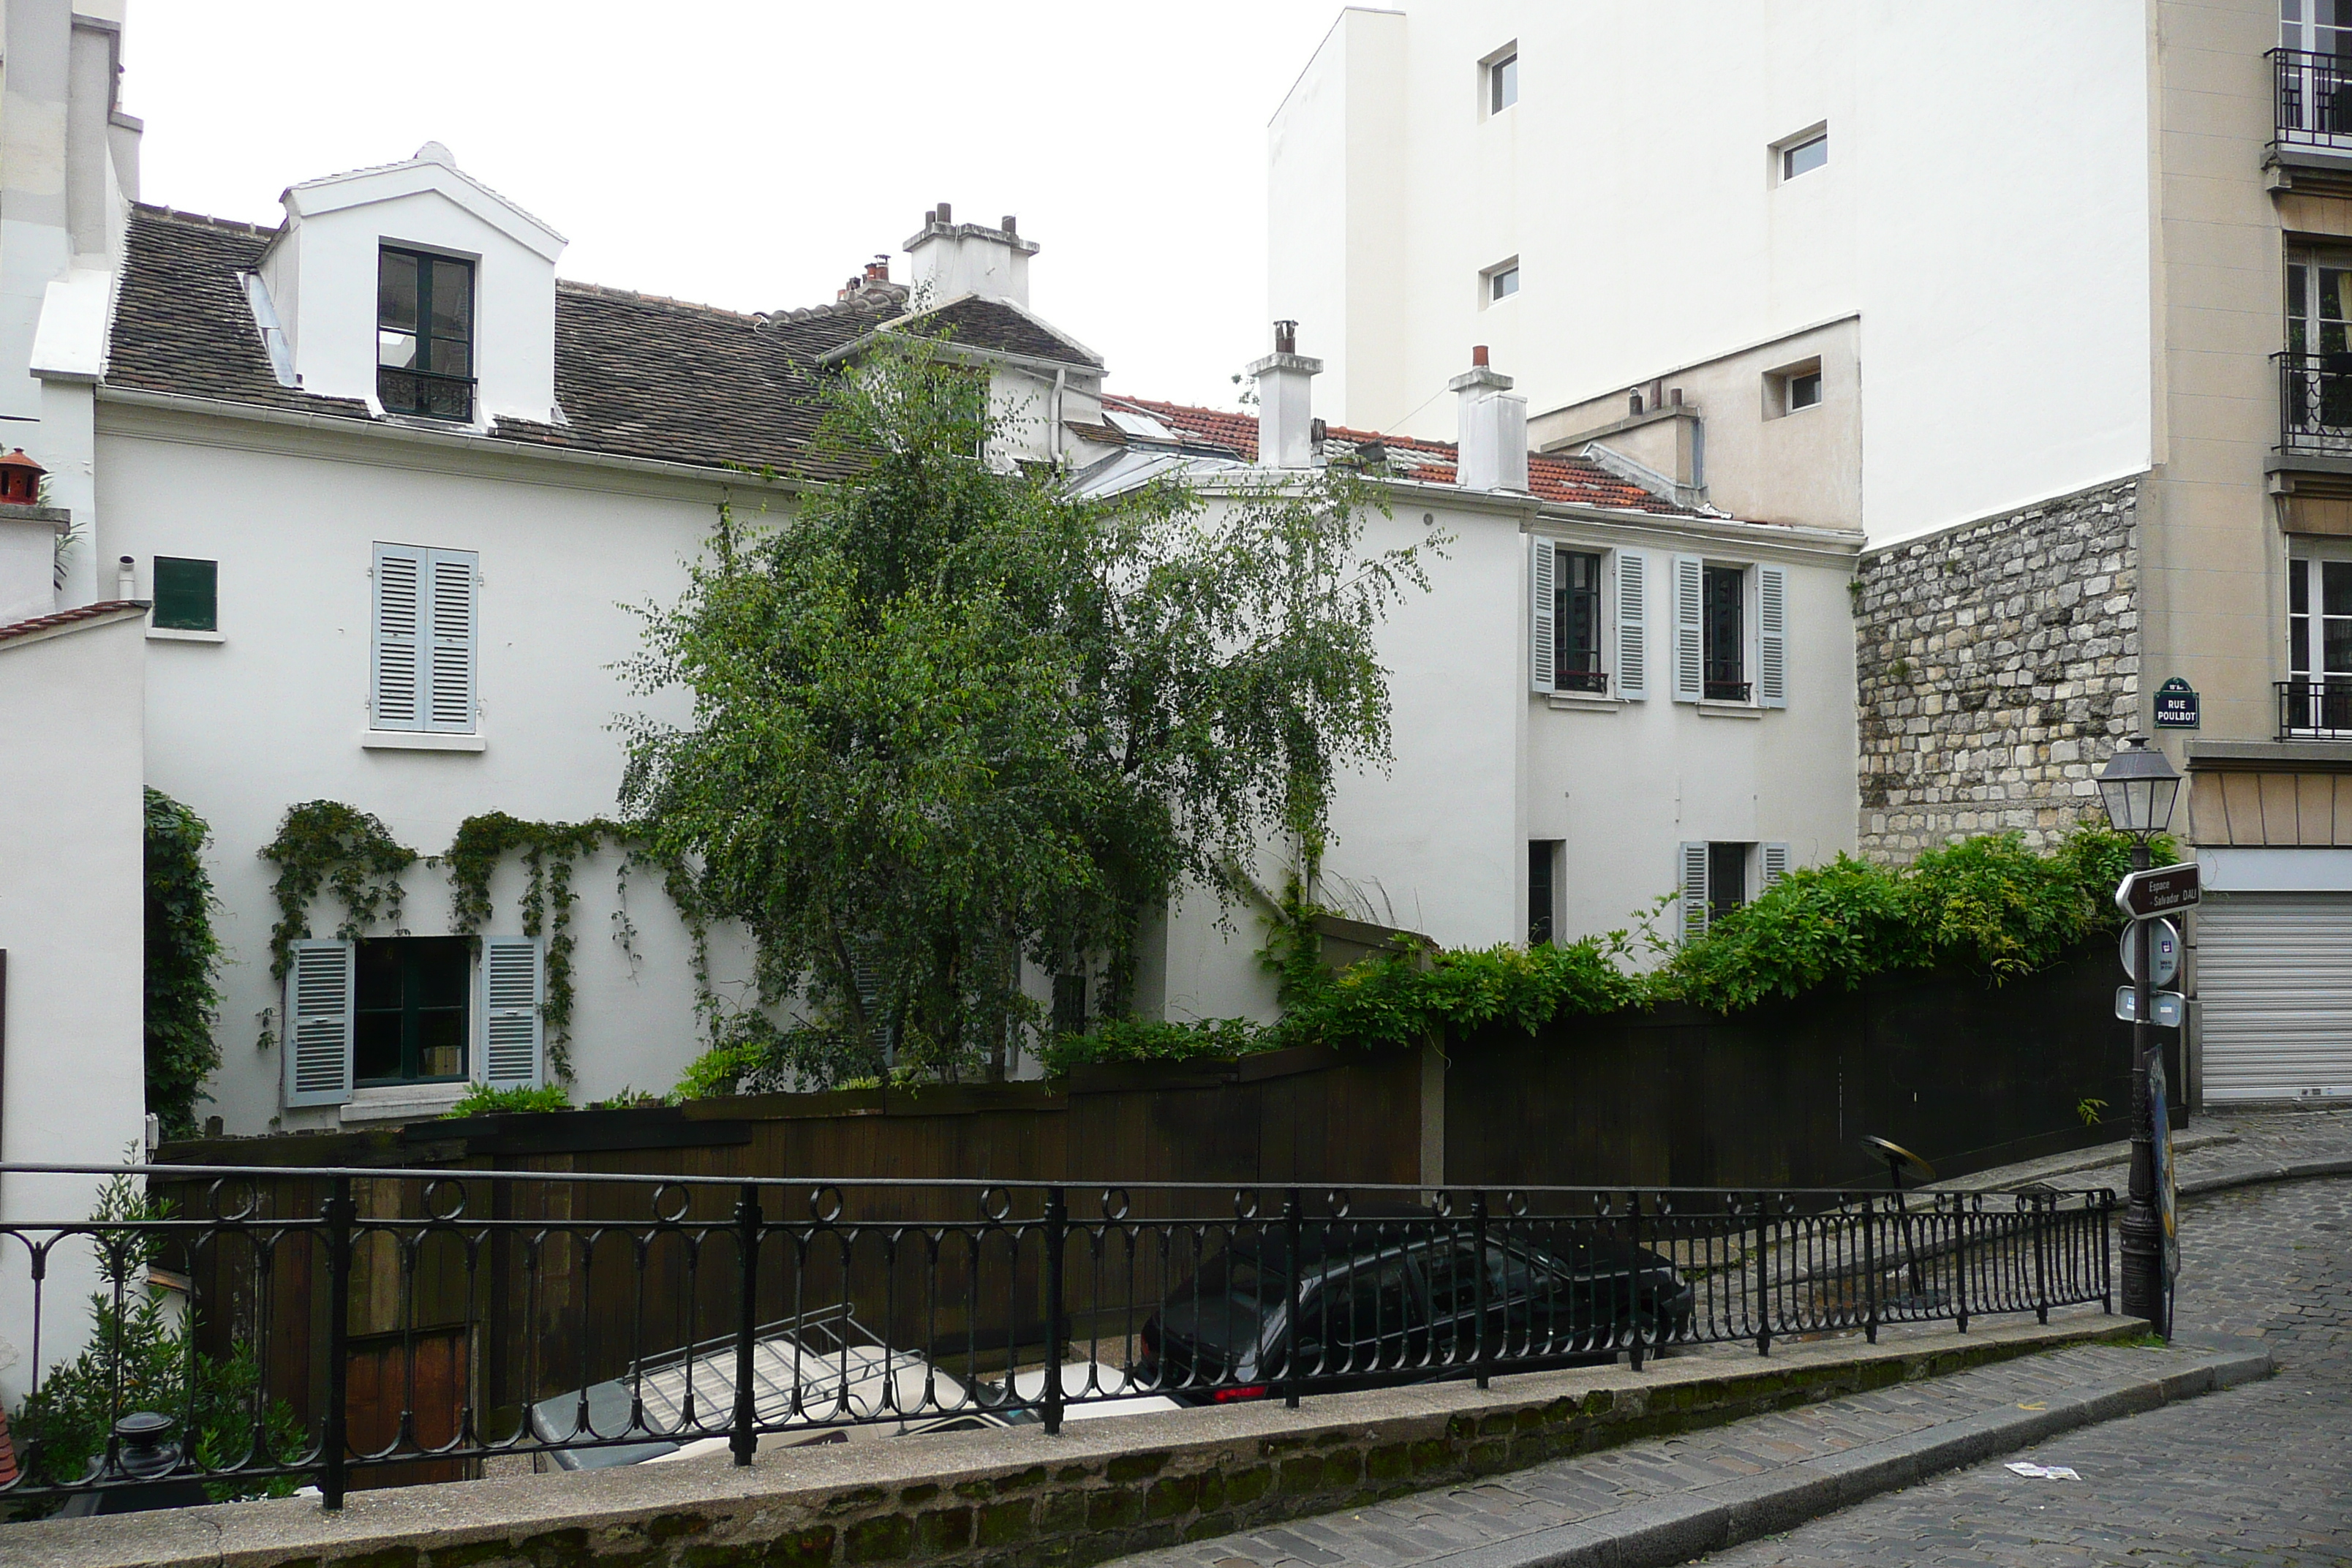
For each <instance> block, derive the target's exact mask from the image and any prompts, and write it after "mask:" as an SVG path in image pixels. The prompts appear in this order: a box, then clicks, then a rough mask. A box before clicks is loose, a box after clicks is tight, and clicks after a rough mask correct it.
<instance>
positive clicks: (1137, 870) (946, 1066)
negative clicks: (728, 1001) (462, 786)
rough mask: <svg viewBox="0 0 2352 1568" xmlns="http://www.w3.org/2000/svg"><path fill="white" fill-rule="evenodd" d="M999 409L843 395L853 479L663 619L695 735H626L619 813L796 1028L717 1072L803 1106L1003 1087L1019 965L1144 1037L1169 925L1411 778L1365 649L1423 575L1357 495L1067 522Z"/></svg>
mask: <svg viewBox="0 0 2352 1568" xmlns="http://www.w3.org/2000/svg"><path fill="white" fill-rule="evenodd" d="M987 391H988V389H987V384H986V380H985V378H984V377H980V376H975V375H973V374H971V372H970V371H969V370H968V369H966V368H964V367H961V366H958V365H956V364H953V363H949V362H948V361H947V360H946V359H945V358H944V357H942V354H941V351H940V348H939V347H938V345H935V344H907V345H898V346H890V347H886V348H884V349H882V350H880V351H878V352H877V353H876V354H875V355H873V356H872V357H870V358H869V359H868V360H867V361H866V363H864V364H863V365H862V366H861V367H860V368H859V369H858V371H856V373H855V374H848V375H845V376H843V377H841V378H839V379H838V380H836V381H835V382H834V383H833V384H831V385H830V387H829V388H828V390H827V391H826V393H825V395H824V401H825V410H824V425H823V429H822V432H821V435H820V437H819V440H820V443H821V445H823V446H824V447H828V448H830V449H832V450H834V451H836V452H839V453H842V454H845V455H848V456H852V457H854V458H856V467H855V468H854V476H855V477H853V478H851V479H846V480H845V481H843V482H841V483H840V484H839V485H837V486H836V487H835V488H832V489H828V490H826V491H824V492H823V493H821V494H817V495H814V496H813V497H811V498H810V499H809V500H807V501H806V503H805V504H804V505H803V508H802V509H801V510H800V511H799V512H798V514H797V515H796V516H794V517H793V519H792V520H791V521H789V522H787V523H785V524H783V525H782V526H773V527H768V526H752V525H748V524H745V523H743V522H741V521H739V520H736V519H734V518H732V517H730V516H722V519H721V524H722V526H721V528H720V530H719V535H718V537H717V540H716V542H715V543H714V546H713V548H712V550H711V551H710V552H709V554H708V555H707V556H706V557H705V558H704V559H703V560H701V561H699V562H698V563H695V565H694V567H693V569H692V576H691V582H690V585H689V587H688V592H687V593H686V595H685V596H684V598H683V599H682V600H681V601H680V602H679V603H678V604H677V605H675V606H669V607H648V608H647V610H646V623H647V634H648V635H647V644H646V652H645V654H644V656H643V657H642V658H640V659H639V660H638V661H637V662H636V664H635V667H634V668H633V671H632V673H633V676H634V678H635V683H636V685H637V686H638V688H639V689H641V690H644V691H648V692H650V691H654V690H658V689H666V688H684V689H687V690H688V691H689V692H690V693H691V694H692V697H693V701H694V710H693V719H692V721H691V722H690V723H689V724H688V725H685V726H683V727H664V726H660V725H656V724H653V723H650V722H635V723H633V724H632V725H631V726H630V730H629V740H630V748H631V770H630V775H629V780H628V784H627V787H626V789H625V792H624V804H625V806H626V808H627V809H628V810H629V812H630V813H631V815H632V818H633V826H635V828H636V830H637V831H638V832H639V833H640V834H641V835H642V836H643V837H644V839H645V841H646V844H647V846H648V847H649V848H650V850H651V852H652V853H653V854H654V855H655V856H656V858H661V859H663V860H665V861H667V862H670V863H673V864H691V865H693V866H695V867H696V868H698V872H697V881H698V892H699V895H700V898H701V901H702V905H703V907H704V908H705V909H706V910H708V911H709V913H710V914H711V915H712V916H713V917H719V916H729V917H732V918H734V919H737V920H739V921H742V922H743V924H744V925H745V926H746V927H747V928H748V929H749V930H750V931H751V932H752V933H753V935H754V936H755V937H756V938H757V940H758V942H759V944H760V951H761V966H762V982H763V985H764V987H765V989H766V991H767V993H768V994H770V995H771V996H782V995H785V994H792V995H793V996H795V997H796V998H797V1000H798V1002H799V1004H800V1005H801V1015H800V1017H799V1021H797V1022H795V1023H793V1024H791V1025H788V1026H783V1027H782V1028H781V1029H773V1030H770V1031H769V1033H768V1034H767V1035H766V1036H765V1037H761V1032H762V1030H763V1028H766V1027H767V1026H765V1025H764V1024H763V1022H762V1021H761V1020H760V1019H758V1018H756V1017H750V1016H747V1017H746V1018H745V1019H743V1020H740V1031H739V1037H737V1038H734V1039H731V1040H729V1041H726V1042H722V1043H724V1044H727V1045H729V1046H730V1047H734V1048H736V1049H737V1051H738V1055H739V1056H740V1054H741V1048H742V1047H758V1049H759V1050H760V1051H761V1052H762V1053H764V1059H766V1060H768V1061H771V1062H773V1063H778V1064H781V1065H782V1066H784V1067H785V1068H789V1070H790V1071H792V1072H793V1073H794V1074H796V1075H798V1076H799V1077H800V1078H801V1079H803V1080H814V1081H816V1082H834V1081H839V1080H841V1079H848V1078H859V1077H866V1076H871V1075H873V1074H875V1073H877V1072H879V1071H881V1070H883V1068H884V1067H885V1065H886V1064H888V1065H890V1066H895V1067H897V1068H901V1069H904V1068H916V1069H918V1070H920V1071H924V1072H927V1073H933V1074H939V1075H943V1076H950V1077H952V1076H955V1075H958V1074H961V1073H966V1072H971V1071H972V1070H975V1069H982V1068H984V1069H986V1070H988V1071H990V1072H991V1073H992V1074H994V1073H999V1072H1001V1071H1002V1070H1003V1067H1004V1064H1005V1060H1006V1053H1007V1048H1008V1046H1010V1045H1011V1044H1012V1043H1013V1041H1015V1040H1016V1039H1017V1038H1018V1037H1019V1036H1020V1033H1021V1032H1022V1031H1024V1030H1027V1029H1031V1028H1034V1027H1035V1026H1037V1024H1038V1022H1039V1009H1038V1007H1037V1006H1036V1005H1035V1004H1034V1003H1033V1002H1032V1001H1030V1000H1029V999H1028V998H1027V997H1025V996H1024V994H1023V992H1022V989H1021V987H1020V984H1019V970H1020V961H1021V960H1023V959H1024V958H1025V959H1027V960H1029V961H1031V962H1032V963H1036V964H1038V965H1041V966H1044V967H1045V968H1046V969H1048V970H1052V971H1056V972H1063V971H1067V970H1070V969H1072V968H1074V967H1076V965H1077V964H1078V963H1080V962H1081V961H1082V960H1084V959H1086V958H1087V957H1089V956H1090V955H1091V956H1095V957H1097V959H1098V961H1099V963H1101V966H1102V969H1101V972H1102V973H1103V974H1104V977H1105V978H1104V984H1103V996H1102V1003H1103V1005H1102V1011H1104V1012H1105V1013H1106V1014H1108V1015H1109V1016H1118V1015H1119V1014H1121V1013H1123V1012H1124V1011H1125V1010H1126V1008H1127V1005H1128V999H1129V994H1130V992H1131V989H1132V984H1133V976H1134V962H1135V948H1136V939H1137V935H1138V926H1139V921H1140V920H1141V918H1142V916H1143V915H1144V913H1145V912H1146V911H1147V910H1156V909H1159V908H1161V907H1164V905H1165V903H1166V901H1167V900H1168V899H1169V898H1170V896H1171V894H1173V893H1174V892H1175V891H1176V890H1177V889H1178V888H1179V887H1180V886H1181V885H1182V884H1183V883H1184V882H1186V881H1187V880H1190V881H1192V882H1193V883H1195V884H1198V885H1202V886H1205V887H1209V888H1212V889H1223V888H1225V887H1227V886H1228V885H1229V884H1230V880H1231V878H1232V876H1233V873H1234V868H1236V867H1251V866H1255V863H1256V862H1257V859H1258V857H1259V854H1260V848H1261V846H1262V844H1264V843H1265V842H1266V841H1267V840H1268V839H1269V838H1273V837H1278V836H1282V835H1287V836H1288V837H1289V841H1290V842H1291V843H1292V844H1293V845H1294V846H1296V847H1297V849H1298V850H1299V851H1300V852H1301V853H1302V854H1304V855H1305V856H1307V857H1308V858H1312V857H1313V856H1314V855H1315V854H1316V853H1317V852H1318V850H1319V848H1320V847H1321V843H1322V839H1323V836H1324V833H1325V822H1326V802H1327V799H1328V793H1329V789H1330V785H1331V782H1332V780H1333V778H1334V777H1335V775H1336V774H1337V773H1339V771H1340V770H1342V769H1344V768H1348V767H1350V766H1361V765H1376V764H1379V763H1382V762H1384V761H1385V758H1386V754H1387V744H1388V718H1389V710H1388V694H1387V686H1386V681H1385V678H1384V674H1383V672H1382V670H1381V666H1380V664H1379V662H1378V659H1377V658H1376V657H1375V653H1374V648H1373V637H1374V633H1375V631H1376V629H1377V627H1378V626H1379V624H1380V622H1381V618H1382V616H1384V615H1385V613H1386V610H1387V608H1388V606H1389V605H1391V603H1392V602H1393V601H1394V600H1395V599H1396V598H1397V597H1398V596H1399V595H1402V593H1403V592H1405V591H1406V590H1407V589H1408V588H1410V587H1412V586H1415V585H1418V584H1421V582H1422V577H1421V568H1420V564H1419V562H1418V561H1417V559H1416V558H1415V556H1414V554H1413V552H1412V551H1403V552H1389V553H1375V552H1366V551H1365V550H1364V549H1363V547H1362V544H1363V541H1362V534H1363V526H1362V513H1363V510H1364V508H1365V507H1366V506H1367V505H1368V504H1370V502H1369V499H1368V494H1367V492H1364V491H1361V490H1360V489H1356V488H1354V487H1352V486H1351V485H1350V484H1349V482H1348V481H1347V480H1345V479H1341V478H1337V477H1330V478H1323V477H1318V478H1317V479H1314V480H1313V481H1311V482H1309V483H1306V484H1304V485H1302V486H1299V487H1295V488H1293V489H1286V490H1279V491H1277V490H1272V489H1261V490H1237V491H1234V492H1231V493H1228V494H1225V495H1223V496H1222V497H1220V498H1218V500H1217V503H1216V504H1214V505H1211V504H1207V503H1205V502H1204V500H1203V498H1202V495H1200V494H1199V493H1197V492H1196V491H1194V490H1192V489H1187V488H1184V487H1182V486H1181V485H1178V484H1176V483H1172V482H1163V483H1159V484H1155V485H1151V486H1149V487H1146V488H1143V489H1139V490H1135V491H1132V492H1129V493H1128V494H1125V495H1122V496H1119V497H1117V498H1115V499H1111V500H1081V499H1076V498H1075V497H1073V496H1072V495H1071V493H1070V492H1069V490H1068V489H1067V488H1066V486H1065V484H1064V483H1063V480H1062V478H1061V476H1059V475H1058V474H1055V473H1053V472H1050V471H1045V470H1042V469H1036V468H1028V467H1021V466H1013V465H1008V464H1004V463H1000V462H995V461H991V460H986V459H985V458H982V457H981V456H976V455H978V454H988V453H992V452H993V451H995V450H996V449H997V442H998V437H1000V436H1001V435H1002V433H1003V432H1002V431H1001V429H1000V428H999V427H998V426H997V424H996V421H995V417H994V416H992V413H991V411H990V407H989V404H988V395H987ZM730 1059H731V1058H730Z"/></svg>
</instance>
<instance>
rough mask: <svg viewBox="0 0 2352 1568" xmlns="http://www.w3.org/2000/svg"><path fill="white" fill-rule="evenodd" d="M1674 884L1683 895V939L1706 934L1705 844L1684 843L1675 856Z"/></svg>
mask: <svg viewBox="0 0 2352 1568" xmlns="http://www.w3.org/2000/svg"><path fill="white" fill-rule="evenodd" d="M1675 886H1676V887H1677V888H1679V889H1681V891H1682V896H1683V907H1682V916H1683V940H1684V941H1685V942H1690V941H1693V940H1695V939H1696V938H1698V937H1702V936H1705V935H1706V845H1704V844H1685V845H1684V846H1683V847H1682V849H1681V851H1680V852H1679V853H1678V854H1676V855H1675Z"/></svg>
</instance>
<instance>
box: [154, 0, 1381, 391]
mask: <svg viewBox="0 0 2352 1568" xmlns="http://www.w3.org/2000/svg"><path fill="white" fill-rule="evenodd" d="M1338 13H1339V0H1162V3H1160V4H1154V5H1143V4H1136V3H1133V0H992V3H982V0H961V3H940V0H893V3H886V4H881V5H864V4H858V3H857V0H828V3H825V4H804V3H802V0H766V3H761V0H673V3H672V4H670V5H656V6H647V5H619V4H608V3H606V0H568V3H566V0H463V3H457V0H396V3H395V0H132V4H131V8H130V16H129V21H128V25H127V26H126V27H125V30H124V40H123V63H124V66H125V74H124V79H123V107H124V108H125V109H126V110H128V111H129V112H131V113H132V114H136V115H139V116H142V118H144V120H145V121H146V122H147V134H146V139H145V143H144V153H143V157H142V185H143V189H142V195H143V197H144V198H145V199H146V200H148V201H151V202H161V203H163V204H166V205H172V206H176V207H181V208H184V209H186V210H189V211H193V212H202V213H210V214H213V215H215V216H222V217H237V218H247V219H251V220H255V221H257V222H262V223H275V222H276V221H277V220H278V216H279V209H278V192H279V191H281V190H282V189H284V188H285V187H286V186H287V185H289V184H292V183H294V182H296V181H298V180H303V179H309V178H310V177H312V176H314V175H319V174H331V173H333V172H336V171H338V170H342V169H349V168H356V167H360V166H362V165H365V164H370V163H390V162H393V161H395V160H397V159H401V158H405V157H407V156H408V155H410V154H411V153H414V152H415V150H416V148H417V147H418V145H419V144H421V143H422V142H425V141H427V140H437V141H440V142H446V143H447V144H448V146H449V149H450V151H451V152H453V153H455V154H456V155H457V163H458V166H459V167H460V168H463V169H464V170H466V171H467V173H468V174H472V175H474V176H475V177H476V178H478V179H479V180H481V181H482V182H483V183H484V184H488V185H489V186H490V187H491V188H493V189H494V190H497V191H499V192H500V193H501V194H502V195H506V196H507V197H509V199H510V200H512V201H514V202H515V203H516V204H517V205H520V206H521V207H523V208H524V209H525V210H526V211H529V212H530V213H531V214H532V215H533V216H537V217H539V218H541V220H542V221H544V222H546V223H549V224H551V225H552V226H554V227H555V228H556V229H557V230H558V231H559V232H560V233H562V234H563V235H564V236H566V237H568V238H569V239H570V240H571V242H572V243H571V247H570V248H569V249H568V250H566V251H565V253H564V255H563V258H562V262H561V264H560V268H561V270H562V274H563V276H565V277H567V278H578V279H586V280H588V281H592V282H596V283H604V284H609V285H612V286H614V287H617V288H625V289H641V290H643V291H645V292H647V293H654V294H667V295H672V296H674V297H676V298H678V299H682V300H698V301H702V302H706V303H709V304H716V305H724V306H727V307H729V308H730V309H735V310H776V309H785V308H791V307H794V306H800V305H811V304H816V303H819V302H821V301H825V300H831V299H832V298H833V296H834V291H835V289H838V288H839V287H840V285H841V282H842V280H843V279H845V278H846V277H848V276H849V274H850V273H851V272H853V271H855V270H856V268H858V266H859V265H860V264H862V263H863V262H864V261H866V259H867V258H870V257H871V256H873V255H874V254H875V253H876V252H877V251H882V250H889V251H892V252H897V250H898V245H899V243H900V242H901V241H902V240H904V239H905V238H907V237H908V236H909V235H911V234H913V233H914V232H915V230H916V229H917V228H918V227H919V226H920V225H921V218H922V215H923V213H924V212H925V210H926V209H928V208H929V206H930V205H932V204H933V203H935V202H938V201H941V200H946V201H950V202H952V203H953V204H954V205H955V216H957V218H958V219H960V220H967V221H979V222H983V223H993V222H995V221H996V220H997V219H998V218H999V217H1001V216H1003V215H1004V214H1006V213H1013V214H1016V215H1018V216H1019V218H1020V220H1021V232H1022V233H1023V234H1024V235H1026V236H1028V237H1031V238H1033V239H1035V240H1037V241H1038V242H1039V243H1040V244H1041V245H1042V246H1043V247H1045V248H1044V249H1043V251H1042V252H1041V253H1040V254H1039V255H1038V256H1037V258H1036V259H1035V260H1034V262H1032V263H1031V273H1030V287H1031V304H1032V306H1033V307H1034V309H1036V310H1038V312H1039V313H1040V314H1042V315H1044V316H1045V317H1046V318H1048V319H1049V320H1051V321H1054V322H1055V324H1056V325H1058V326H1060V327H1062V328H1064V329H1065V330H1066V331H1069V332H1070V333H1072V334H1073V335H1074V336H1076V337H1077V338H1078V339H1080V340H1081V341H1083V342H1087V344H1088V345H1089V346H1091V347H1093V348H1094V349H1095V350H1096V351H1097V352H1098V353H1101V354H1102V355H1103V356H1104V357H1105V358H1106V359H1107V360H1108V362H1109V363H1110V369H1111V382H1112V385H1113V386H1114V387H1115V388H1117V389H1118V390H1122V391H1126V392H1130V393H1136V394H1139V395H1146V396H1165V397H1174V398H1180V399H1184V400H1188V401H1199V402H1212V401H1213V402H1217V403H1222V404H1228V405H1229V404H1230V403H1231V402H1232V398H1233V395H1234V391H1235V388H1234V386H1233V385H1232V384H1231V382H1230V380H1229V378H1230V376H1231V375H1232V374H1233V373H1234V371H1235V370H1237V369H1239V368H1240V367H1241V365H1242V364H1243V363H1245V362H1247V361H1248V360H1250V359H1251V358H1253V357H1255V355H1257V354H1259V353H1264V352H1265V349H1266V347H1267V346H1268V345H1267V342H1266V327H1265V322H1264V321H1260V320H1259V318H1260V317H1261V316H1262V315H1263V314H1264V313H1265V311H1264V303H1265V259H1264V250H1265V123H1266V121H1267V119H1268V118H1269V117H1270V116H1271V115H1272V114H1273V112H1274V110H1275V108H1276V105H1278V104H1279V103H1280V102H1281V100H1282V95H1283V94H1284V92H1286V90H1287V89H1288V88H1289V86H1290V84H1291V82H1292V81H1293V80H1294V79H1296V77H1297V73H1298V71H1299V69H1300V68H1301V67H1303V66H1304V65H1305V64H1306V62H1307V58H1308V56H1309V55H1310V54H1311V53H1312V52H1313V50H1314V47H1315V46H1316V44H1317V43H1318V42H1319V41H1320V40H1321V38H1322V37H1323V34H1324V33H1325V31H1326V30H1328V27H1329V26H1330V24H1331V22H1332V19H1333V18H1334V17H1335V16H1337V15H1338ZM893 260H894V263H895V270H894V273H893V276H895V277H898V278H899V279H905V277H906V276H907V272H906V263H905V258H904V257H903V255H898V256H894V258H893Z"/></svg>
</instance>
